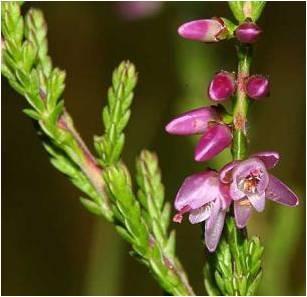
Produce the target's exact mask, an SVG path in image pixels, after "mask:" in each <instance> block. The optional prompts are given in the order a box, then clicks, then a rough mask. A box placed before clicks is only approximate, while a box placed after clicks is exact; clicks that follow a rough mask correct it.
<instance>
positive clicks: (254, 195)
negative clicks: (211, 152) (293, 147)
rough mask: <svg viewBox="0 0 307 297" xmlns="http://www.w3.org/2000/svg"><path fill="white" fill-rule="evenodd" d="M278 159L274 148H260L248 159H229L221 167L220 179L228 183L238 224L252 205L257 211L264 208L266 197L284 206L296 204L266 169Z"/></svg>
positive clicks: (292, 197) (249, 212)
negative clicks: (272, 150) (266, 150)
mask: <svg viewBox="0 0 307 297" xmlns="http://www.w3.org/2000/svg"><path fill="white" fill-rule="evenodd" d="M278 160H279V154H278V153H276V152H261V153H257V154H254V155H252V156H251V157H250V158H249V159H247V160H244V161H234V162H232V163H229V164H228V165H226V166H225V167H224V168H223V169H222V170H221V172H220V180H221V182H223V183H225V184H228V185H229V195H230V197H231V198H232V199H233V200H234V212H235V219H236V223H237V226H238V227H239V228H243V227H245V226H246V224H247V220H248V218H249V217H250V215H251V211H252V209H253V208H255V210H256V211H258V212H261V211H263V210H264V207H265V200H266V199H270V200H273V201H275V202H277V203H280V204H283V205H286V206H296V205H298V197H297V196H296V195H295V194H294V193H293V192H292V191H291V190H290V189H289V188H288V187H287V186H286V185H285V184H284V183H282V182H281V181H280V180H279V179H277V178H276V177H274V176H273V175H270V174H269V173H268V171H267V170H268V169H270V168H273V167H274V166H275V165H276V164H277V163H278Z"/></svg>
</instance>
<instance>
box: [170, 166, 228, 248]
mask: <svg viewBox="0 0 307 297" xmlns="http://www.w3.org/2000/svg"><path fill="white" fill-rule="evenodd" d="M230 201H231V200H230V198H229V197H228V196H227V194H226V192H225V191H224V185H223V184H222V183H221V182H220V181H219V178H218V174H217V172H215V171H213V170H208V171H205V172H201V173H197V174H194V175H192V176H189V177H187V178H186V179H185V180H184V182H183V184H182V186H181V188H180V189H179V191H178V193H177V196H176V199H175V208H176V210H177V211H178V213H177V214H176V215H175V216H174V218H173V221H174V222H177V223H181V221H182V219H183V215H184V214H185V213H189V221H190V223H191V224H197V223H202V222H205V223H204V224H205V244H206V246H207V248H208V250H209V251H210V252H213V251H215V249H216V247H217V245H218V242H219V239H220V236H221V233H222V230H223V226H224V220H225V215H226V211H227V208H228V206H229V204H230Z"/></svg>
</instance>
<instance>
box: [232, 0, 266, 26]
mask: <svg viewBox="0 0 307 297" xmlns="http://www.w3.org/2000/svg"><path fill="white" fill-rule="evenodd" d="M228 4H229V7H230V9H231V11H232V13H233V15H234V17H235V18H236V19H237V21H239V22H240V23H242V22H244V21H245V20H246V19H247V18H250V19H252V21H254V22H256V21H257V20H258V19H259V17H260V16H261V13H262V10H263V9H264V7H265V4H266V2H265V1H229V2H228Z"/></svg>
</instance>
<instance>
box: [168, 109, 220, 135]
mask: <svg viewBox="0 0 307 297" xmlns="http://www.w3.org/2000/svg"><path fill="white" fill-rule="evenodd" d="M218 119H219V116H218V113H217V111H216V109H215V108H214V107H211V106H209V107H203V108H198V109H194V110H191V111H188V112H186V113H183V114H181V115H180V116H178V117H176V118H175V119H173V120H172V121H171V122H170V123H169V124H167V126H166V127H165V130H166V131H167V132H168V133H170V134H175V135H191V134H199V133H203V132H205V130H206V129H207V127H208V122H210V121H217V120H218Z"/></svg>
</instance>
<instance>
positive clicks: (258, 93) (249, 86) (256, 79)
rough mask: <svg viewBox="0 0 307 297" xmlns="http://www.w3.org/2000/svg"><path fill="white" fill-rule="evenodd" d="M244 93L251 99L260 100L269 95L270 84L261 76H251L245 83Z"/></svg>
mask: <svg viewBox="0 0 307 297" xmlns="http://www.w3.org/2000/svg"><path fill="white" fill-rule="evenodd" d="M245 91H246V93H247V95H248V97H250V98H252V99H255V100H259V99H262V98H263V97H267V96H268V95H269V93H270V82H269V80H268V79H267V78H266V77H264V76H262V75H252V76H250V77H249V78H248V79H247V81H246V84H245Z"/></svg>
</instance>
